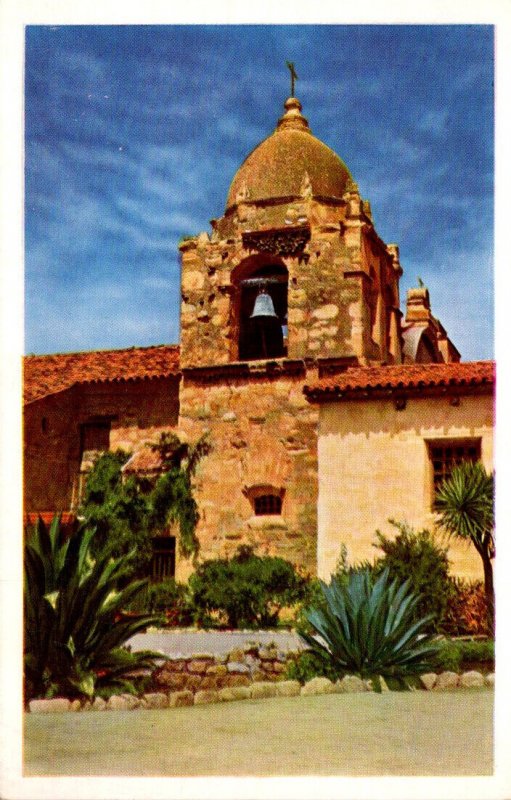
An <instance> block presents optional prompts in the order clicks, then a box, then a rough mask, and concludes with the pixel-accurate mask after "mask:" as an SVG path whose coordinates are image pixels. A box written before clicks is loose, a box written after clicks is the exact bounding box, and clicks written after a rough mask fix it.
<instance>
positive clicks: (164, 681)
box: [153, 644, 297, 693]
mask: <svg viewBox="0 0 511 800" xmlns="http://www.w3.org/2000/svg"><path fill="white" fill-rule="evenodd" d="M296 657H297V654H296V653H285V652H283V651H279V650H278V649H277V648H276V647H272V646H264V647H263V646H260V645H257V644H254V645H247V646H245V647H244V648H243V649H241V648H240V649H237V650H232V651H231V652H230V653H226V654H224V655H216V656H214V655H212V654H211V653H203V654H198V655H192V656H188V657H179V656H177V657H175V658H171V659H170V660H169V661H166V662H165V663H164V664H163V666H161V667H159V668H158V669H157V670H156V672H155V673H153V683H154V687H155V689H156V691H161V690H164V691H167V692H168V691H181V690H189V691H192V692H194V693H195V692H198V691H204V690H210V689H223V688H226V687H229V688H232V687H235V686H250V684H251V683H252V682H254V681H256V682H257V681H259V682H262V681H278V680H282V679H283V677H284V675H285V672H286V668H287V664H288V663H290V662H292V661H294V660H295V659H296Z"/></svg>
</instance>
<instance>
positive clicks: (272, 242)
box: [180, 187, 401, 368]
mask: <svg viewBox="0 0 511 800" xmlns="http://www.w3.org/2000/svg"><path fill="white" fill-rule="evenodd" d="M247 209H248V207H247ZM249 210H250V214H248V210H247V212H246V214H245V216H244V215H243V214H244V212H243V213H242V210H241V209H238V215H237V216H235V217H233V218H222V219H221V220H217V221H214V222H215V225H214V228H215V230H214V232H213V234H212V235H211V237H210V236H209V235H208V234H207V233H201V234H200V235H199V236H197V237H195V238H190V239H187V240H186V241H184V242H182V244H181V245H180V250H181V254H182V276H181V291H182V305H181V364H182V366H183V367H185V368H186V367H190V366H206V365H212V364H225V363H228V362H232V361H237V360H238V350H237V334H238V321H237V314H238V305H237V292H238V288H237V280H238V279H239V276H240V274H241V273H243V277H249V275H250V271H251V270H253V269H256V268H258V267H260V266H263V265H265V264H268V263H277V262H278V263H279V264H281V265H282V266H285V267H286V268H287V271H288V277H289V283H288V356H289V357H290V358H315V357H321V358H329V357H336V358H340V357H349V356H356V357H358V358H360V359H363V360H367V359H376V360H378V359H379V360H386V359H389V358H390V360H391V361H397V362H398V363H399V361H400V342H399V336H398V334H397V330H398V319H397V316H396V315H397V314H398V313H399V312H398V306H399V288H398V280H399V276H400V274H401V268H400V266H399V257H398V253H397V248H394V249H392V246H389V247H387V246H386V245H385V244H384V243H383V242H382V241H381V240H380V239H379V237H378V235H377V234H376V232H375V230H374V227H373V225H372V221H371V218H370V211H369V208H368V205H367V204H366V203H364V201H362V200H361V198H360V195H359V194H358V190H356V187H355V188H354V189H353V190H350V191H349V192H347V194H346V200H345V201H344V202H339V203H338V204H333V203H326V202H320V201H317V200H313V199H312V198H309V199H303V201H301V202H298V203H296V202H295V203H291V204H290V205H289V206H285V205H282V206H272V207H271V211H272V214H271V215H270V216H271V219H270V218H269V211H270V209H269V208H264V207H257V206H253V207H250V209H249ZM300 215H301V216H300ZM290 223H295V224H294V225H293V224H290ZM297 223H300V224H297ZM279 226H280V227H279ZM286 226H287V227H286ZM303 231H308V234H306V235H308V237H309V238H308V241H307V242H306V244H305V245H303V246H302V247H301V249H299V250H298V252H296V253H295V252H293V253H292V255H290V254H289V253H288V250H290V249H291V250H292V248H293V245H292V242H293V236H298V235H300V232H303ZM247 232H249V233H250V236H252V237H255V238H254V244H253V245H252V246H249V244H247V242H246V241H244V239H243V236H244V234H246V233H247ZM258 234H263V236H264V240H261V242H260V243H259V244H258V240H257V236H258ZM272 237H273V238H272ZM237 276H238V277H237Z"/></svg>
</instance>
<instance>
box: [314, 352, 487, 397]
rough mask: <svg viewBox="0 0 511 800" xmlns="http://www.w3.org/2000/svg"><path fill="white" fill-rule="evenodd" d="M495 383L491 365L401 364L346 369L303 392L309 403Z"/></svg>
mask: <svg viewBox="0 0 511 800" xmlns="http://www.w3.org/2000/svg"><path fill="white" fill-rule="evenodd" d="M494 383H495V362H494V361H467V362H459V363H449V364H403V365H395V366H383V367H349V368H348V369H347V370H346V371H345V372H342V373H341V374H340V375H332V376H329V377H327V378H322V379H321V380H319V381H318V382H317V383H316V384H314V385H312V386H305V388H304V391H305V394H306V395H307V397H308V398H309V399H310V400H335V399H342V398H343V397H350V398H355V397H360V398H362V397H365V396H366V395H373V396H374V395H377V394H378V395H381V394H382V393H383V394H385V393H389V394H391V393H392V394H395V392H396V390H397V391H399V390H401V391H403V392H404V393H406V392H409V391H414V392H416V393H417V392H418V393H420V392H421V391H424V392H427V391H428V390H438V389H442V388H447V387H457V388H459V389H463V387H465V388H469V387H487V388H488V391H491V390H492V387H493V384H494Z"/></svg>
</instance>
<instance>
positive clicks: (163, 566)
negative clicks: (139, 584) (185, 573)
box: [151, 536, 176, 583]
mask: <svg viewBox="0 0 511 800" xmlns="http://www.w3.org/2000/svg"><path fill="white" fill-rule="evenodd" d="M152 546H153V555H152V559H151V580H153V581H154V582H155V583H159V582H160V581H165V580H167V579H168V578H173V577H174V576H175V574H176V537H175V536H154V537H153V539H152Z"/></svg>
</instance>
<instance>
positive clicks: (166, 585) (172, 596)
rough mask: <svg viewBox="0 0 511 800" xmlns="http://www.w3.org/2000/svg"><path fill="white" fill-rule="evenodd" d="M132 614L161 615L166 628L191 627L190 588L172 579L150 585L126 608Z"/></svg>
mask: <svg viewBox="0 0 511 800" xmlns="http://www.w3.org/2000/svg"><path fill="white" fill-rule="evenodd" d="M126 610H127V611H131V612H143V613H144V614H161V615H162V616H163V621H164V624H165V625H166V626H183V625H191V624H192V622H193V609H192V605H191V601H190V596H189V591H188V587H187V586H186V585H185V584H183V583H177V582H176V581H175V580H174V579H173V578H170V579H168V580H166V581H162V582H161V583H150V584H148V586H146V588H145V589H144V590H142V591H141V592H140V594H139V595H138V596H137V598H136V599H135V600H134V601H132V602H131V603H130V604H129V606H128V607H127V608H126Z"/></svg>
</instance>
